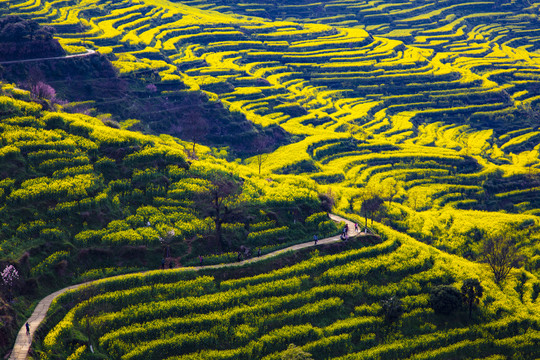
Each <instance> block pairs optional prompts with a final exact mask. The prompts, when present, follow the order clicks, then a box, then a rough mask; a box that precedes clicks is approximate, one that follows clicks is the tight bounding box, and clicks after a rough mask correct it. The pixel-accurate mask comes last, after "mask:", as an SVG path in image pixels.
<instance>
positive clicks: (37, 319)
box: [9, 214, 365, 360]
mask: <svg viewBox="0 0 540 360" xmlns="http://www.w3.org/2000/svg"><path fill="white" fill-rule="evenodd" d="M329 216H330V219H332V220H334V221H336V222H340V221H342V222H345V223H346V224H347V225H348V226H349V235H365V233H355V231H354V223H353V222H351V221H349V220H347V219H345V218H342V217H341V216H337V215H334V214H329ZM338 241H341V240H340V237H339V235H336V236H332V237H329V238H325V239H320V240H318V241H317V245H323V244H331V243H334V242H338ZM317 245H315V242H314V241H310V242H306V243H302V244H297V245H293V246H289V247H288V248H285V249H281V250H276V251H274V252H271V253H268V254H266V255H263V256H260V257H253V258H251V259H247V260H244V261H240V262H237V263H232V264H217V265H207V266H198V267H193V268H191V269H193V270H200V269H220V268H226V267H238V266H242V265H244V264H250V263H254V262H257V261H261V260H264V259H268V258H271V257H275V256H277V255H280V254H283V253H285V252H287V251H295V250H300V249H304V248H308V247H314V246H317ZM90 283H91V281H89V282H85V283H82V284H77V285H71V286H68V287H66V288H64V289H60V290H58V291H56V292H54V293H52V294H50V295H48V296H46V297H45V298H43V299H42V300H41V301H40V302H39V304H38V305H37V306H36V308H35V309H34V312H33V313H32V315H31V316H30V318H28V320H27V322H28V325H29V326H30V334H29V335H28V334H26V326H25V325H23V326H22V328H21V329H20V330H19V334H18V335H17V340H16V341H15V345H14V346H13V351H12V352H11V355H10V357H9V360H26V359H27V358H28V350H29V349H30V345H31V344H32V338H33V336H34V332H35V330H36V329H37V328H38V327H39V324H41V322H42V321H43V319H45V316H46V315H47V311H48V310H49V307H50V306H51V303H52V301H53V300H54V299H55V298H56V297H57V296H58V295H60V294H62V293H64V292H66V291H68V290H73V289H76V288H78V287H80V286H83V285H87V284H90Z"/></svg>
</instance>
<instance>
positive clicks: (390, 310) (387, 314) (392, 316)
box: [381, 296, 403, 323]
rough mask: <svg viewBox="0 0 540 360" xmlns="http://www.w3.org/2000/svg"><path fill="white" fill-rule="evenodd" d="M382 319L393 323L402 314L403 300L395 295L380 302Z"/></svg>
mask: <svg viewBox="0 0 540 360" xmlns="http://www.w3.org/2000/svg"><path fill="white" fill-rule="evenodd" d="M381 307H382V311H383V314H384V319H385V320H386V322H388V323H393V322H394V321H396V320H397V319H399V318H400V317H401V315H403V302H402V301H401V299H398V298H397V297H395V296H392V297H390V298H389V299H387V300H383V301H382V302H381Z"/></svg>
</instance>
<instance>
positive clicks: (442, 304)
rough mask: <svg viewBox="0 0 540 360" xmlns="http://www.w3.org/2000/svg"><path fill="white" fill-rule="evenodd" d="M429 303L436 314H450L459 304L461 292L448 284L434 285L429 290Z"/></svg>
mask: <svg viewBox="0 0 540 360" xmlns="http://www.w3.org/2000/svg"><path fill="white" fill-rule="evenodd" d="M429 305H430V306H431V308H432V309H433V310H434V311H435V312H436V313H437V314H445V315H448V314H451V313H452V312H454V311H455V310H457V309H458V308H459V306H460V305H461V293H460V292H459V290H458V289H456V288H455V287H453V286H450V285H441V286H435V287H433V288H432V289H431V292H430V297H429Z"/></svg>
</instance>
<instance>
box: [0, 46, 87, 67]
mask: <svg viewBox="0 0 540 360" xmlns="http://www.w3.org/2000/svg"><path fill="white" fill-rule="evenodd" d="M95 53H96V51H95V50H92V49H86V52H83V53H80V54H73V55H64V56H53V57H43V58H35V59H24V60H10V61H0V65H9V64H19V63H29V62H36V61H48V60H63V59H71V58H76V57H83V56H88V55H92V54H95Z"/></svg>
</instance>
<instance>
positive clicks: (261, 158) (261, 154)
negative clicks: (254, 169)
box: [253, 135, 270, 175]
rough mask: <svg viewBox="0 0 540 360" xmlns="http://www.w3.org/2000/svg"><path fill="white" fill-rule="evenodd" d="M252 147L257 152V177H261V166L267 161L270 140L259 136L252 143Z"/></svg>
mask: <svg viewBox="0 0 540 360" xmlns="http://www.w3.org/2000/svg"><path fill="white" fill-rule="evenodd" d="M253 145H254V146H255V149H256V150H257V155H256V159H257V166H258V168H259V175H261V169H262V164H263V163H264V162H265V161H266V159H268V155H270V154H269V153H268V151H269V150H270V138H268V137H265V136H261V135H259V136H258V137H257V138H256V139H255V140H254V141H253Z"/></svg>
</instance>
